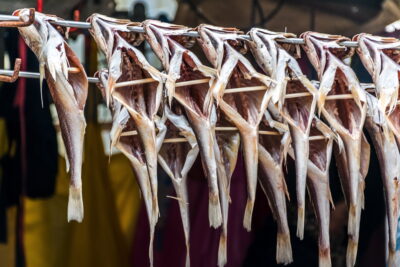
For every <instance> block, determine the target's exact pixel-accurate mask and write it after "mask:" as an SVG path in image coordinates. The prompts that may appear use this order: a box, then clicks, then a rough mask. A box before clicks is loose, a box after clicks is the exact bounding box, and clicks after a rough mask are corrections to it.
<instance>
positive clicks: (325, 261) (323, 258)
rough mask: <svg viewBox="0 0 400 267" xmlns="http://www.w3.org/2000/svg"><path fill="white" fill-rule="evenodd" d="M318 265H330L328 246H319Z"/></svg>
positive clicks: (326, 266)
mask: <svg viewBox="0 0 400 267" xmlns="http://www.w3.org/2000/svg"><path fill="white" fill-rule="evenodd" d="M318 266H319V267H331V266H332V262H331V250H330V248H329V247H328V248H319V265H318Z"/></svg>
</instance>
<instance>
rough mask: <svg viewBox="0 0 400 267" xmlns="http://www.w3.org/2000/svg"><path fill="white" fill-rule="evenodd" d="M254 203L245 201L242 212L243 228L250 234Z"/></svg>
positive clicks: (249, 200)
mask: <svg viewBox="0 0 400 267" xmlns="http://www.w3.org/2000/svg"><path fill="white" fill-rule="evenodd" d="M253 208H254V201H253V200H251V199H247V203H246V209H245V211H244V218H243V226H244V228H245V229H246V230H247V231H248V232H250V231H251V219H252V216H253Z"/></svg>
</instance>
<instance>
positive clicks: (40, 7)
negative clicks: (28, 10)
mask: <svg viewBox="0 0 400 267" xmlns="http://www.w3.org/2000/svg"><path fill="white" fill-rule="evenodd" d="M36 10H37V11H38V12H42V11H43V0H37V2H36Z"/></svg>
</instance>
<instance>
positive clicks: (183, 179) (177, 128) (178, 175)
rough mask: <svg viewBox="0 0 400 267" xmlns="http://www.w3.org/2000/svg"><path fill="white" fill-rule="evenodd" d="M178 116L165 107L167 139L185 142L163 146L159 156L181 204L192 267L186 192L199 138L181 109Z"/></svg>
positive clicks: (178, 109)
mask: <svg viewBox="0 0 400 267" xmlns="http://www.w3.org/2000/svg"><path fill="white" fill-rule="evenodd" d="M172 108H173V109H175V112H172V111H171V110H170V109H169V107H168V106H167V105H165V110H164V114H165V116H166V118H167V123H166V124H165V127H166V128H167V135H166V137H168V138H176V137H178V136H183V137H184V138H185V139H186V142H176V143H164V144H163V145H162V146H161V150H160V153H159V155H158V162H159V163H160V165H161V167H162V168H163V169H164V171H165V172H166V173H167V174H168V176H169V177H170V178H171V181H172V184H173V186H174V189H175V192H176V197H177V199H178V203H179V210H180V213H181V219H182V225H183V230H184V234H185V241H186V264H185V266H186V267H188V266H190V256H189V235H190V223H189V197H188V192H187V175H188V173H189V170H190V169H191V168H192V166H193V164H194V162H195V161H196V158H197V156H198V154H199V147H198V145H197V141H196V136H195V134H194V132H193V130H192V128H191V127H190V125H189V122H188V121H187V119H186V118H185V116H184V115H183V110H182V109H181V107H180V106H175V107H172Z"/></svg>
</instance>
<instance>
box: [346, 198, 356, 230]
mask: <svg viewBox="0 0 400 267" xmlns="http://www.w3.org/2000/svg"><path fill="white" fill-rule="evenodd" d="M356 229H357V207H356V206H355V205H352V204H350V207H349V218H348V230H347V231H348V233H349V234H351V235H353V234H354V233H355V231H356Z"/></svg>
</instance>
